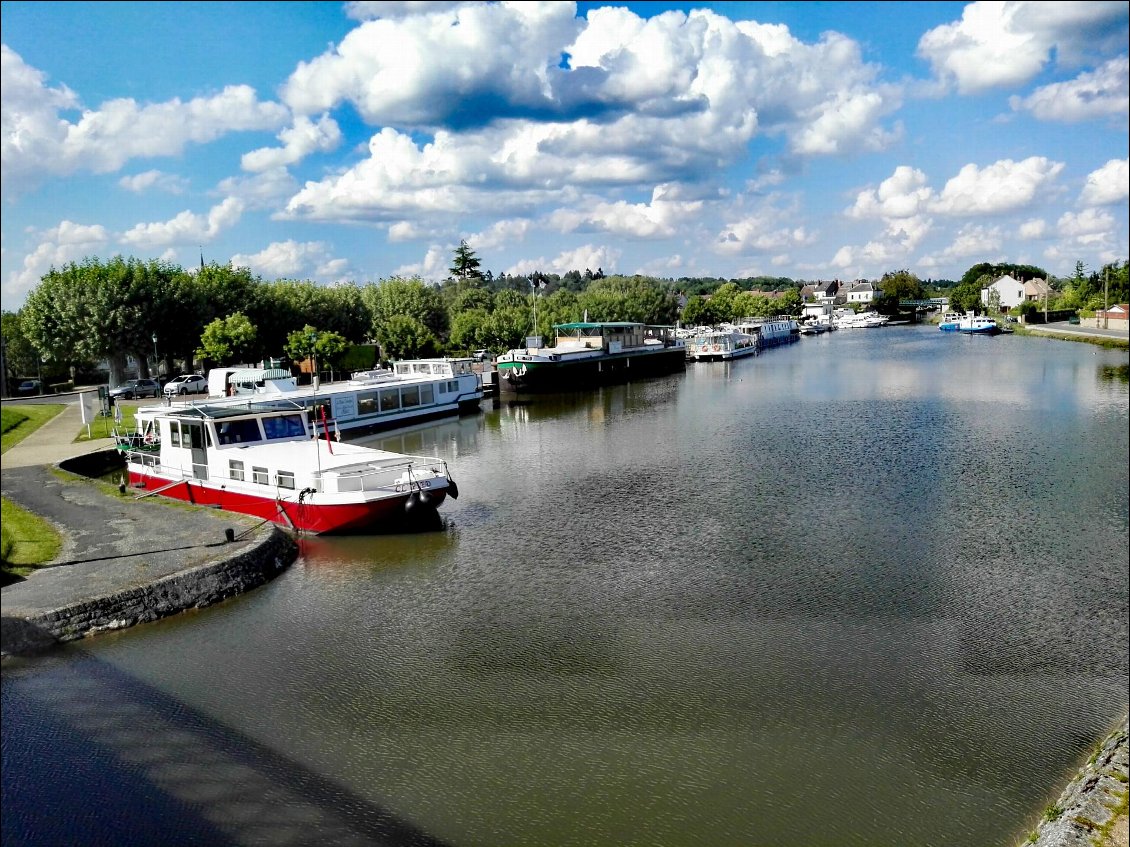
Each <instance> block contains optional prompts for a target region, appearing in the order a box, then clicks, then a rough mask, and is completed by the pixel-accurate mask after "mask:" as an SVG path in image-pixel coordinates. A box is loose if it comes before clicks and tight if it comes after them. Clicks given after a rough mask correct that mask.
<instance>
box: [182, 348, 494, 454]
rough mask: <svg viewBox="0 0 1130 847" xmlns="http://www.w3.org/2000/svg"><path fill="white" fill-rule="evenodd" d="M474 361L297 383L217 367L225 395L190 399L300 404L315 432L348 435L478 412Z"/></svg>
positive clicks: (280, 374) (409, 364) (266, 372)
mask: <svg viewBox="0 0 1130 847" xmlns="http://www.w3.org/2000/svg"><path fill="white" fill-rule="evenodd" d="M474 362H475V360H474V359H472V358H469V357H466V358H435V359H406V360H403V361H399V362H394V363H393V366H392V368H391V369H388V368H382V369H377V370H369V371H358V372H356V373H354V374H353V375H352V377H351V378H350V379H349V380H348V381H344V382H332V383H328V384H325V385H302V386H300V385H298V384H297V380H296V379H295V378H294V377H293V376H291V374H290V372H289V371H285V370H280V369H253V368H252V369H248V368H242V369H240V368H224V369H214V370H213V372H212V373H211V374H210V375H209V383H210V384H211V385H215V386H221V385H222V387H218V388H216V389H215V390H216V391H217V393H220V394H223V395H225V396H223V397H211V398H209V399H208V400H203V401H188V402H185V403H183V404H181V405H185V406H195V405H200V404H201V403H204V404H208V405H211V406H217V405H224V404H233V403H234V404H237V405H239V404H243V403H245V402H246V401H247V400H248V399H249V398H253V399H254V400H255V401H256V402H257V403H259V404H261V405H262V406H264V407H267V406H277V407H278V408H294V406H295V405H298V406H301V407H302V408H304V409H306V411H308V412H309V413H310V421H311V425H312V426H313V428H314V431H315V432H317V433H319V434H320V433H321V432H322V430H323V427H325V428H327V429H329V431H330V432H332V433H333V434H334V435H338V434H340V435H342V436H343V437H345V438H352V437H356V436H362V435H368V434H371V433H375V432H381V431H384V430H389V429H394V428H397V427H403V426H408V425H410V424H416V423H422V422H425V421H429V420H435V419H438V418H443V417H449V416H451V415H457V414H460V413H464V412H474V411H478V409H479V404H480V403H481V402H482V399H483V395H484V388H483V381H482V377H481V375H480V374H478V373H475V371H474V369H473V364H474Z"/></svg>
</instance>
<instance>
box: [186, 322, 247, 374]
mask: <svg viewBox="0 0 1130 847" xmlns="http://www.w3.org/2000/svg"><path fill="white" fill-rule="evenodd" d="M255 335H256V330H255V327H254V326H253V325H252V323H251V321H250V320H248V318H247V316H246V315H244V314H243V313H242V312H235V313H234V314H232V315H229V316H228V317H226V318H216V319H215V320H214V321H212V322H211V323H210V324H208V326H206V327H204V333H203V335H201V336H200V347H199V349H198V350H197V351H196V355H197V356H198V357H200V358H202V359H210V360H212V361H213V362H217V363H219V364H224V365H228V364H234V363H235V362H237V361H248V357H249V356H250V355H251V354H252V352H253V351H254V350H255Z"/></svg>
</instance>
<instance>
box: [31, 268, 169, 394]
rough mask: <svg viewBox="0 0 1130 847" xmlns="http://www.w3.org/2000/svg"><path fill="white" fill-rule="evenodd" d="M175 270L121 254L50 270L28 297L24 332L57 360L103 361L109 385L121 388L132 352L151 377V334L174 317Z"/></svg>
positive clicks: (41, 349)
mask: <svg viewBox="0 0 1130 847" xmlns="http://www.w3.org/2000/svg"><path fill="white" fill-rule="evenodd" d="M175 272H176V271H175V270H174V269H173V268H172V267H171V266H170V265H167V264H165V263H162V262H158V261H151V262H147V263H146V262H141V261H140V260H138V259H129V260H127V259H124V258H122V257H121V256H116V257H115V258H113V259H111V260H109V261H108V262H106V263H103V262H101V261H99V260H98V259H84V260H83V262H82V264H77V263H74V262H71V263H70V264H67V265H64V266H63V267H62V268H61V269H58V270H56V269H55V268H52V269H51V270H50V271H48V272H47V274H46V275H44V277H43V278H42V281H41V282H40V284H39V285H38V286H37V287H36V288H35V289H34V290H33V291H32V292H31V293H30V294H29V295H28V299H27V302H26V303H25V304H24V308H23V310H22V315H23V327H24V330H25V332H26V333H27V335H28V338H29V339H31V342H32V343H33V344H34V345H35V347H36V349H38V350H39V352H40V353H41V354H43V355H46V356H47V357H49V358H51V359H53V360H55V361H56V362H59V363H72V364H73V363H74V362H75V361H76V360H86V359H93V360H98V359H103V358H105V359H106V360H107V362H108V363H109V369H110V382H111V384H120V383H121V382H122V381H123V379H124V378H125V366H126V357H127V355H128V354H130V353H132V354H133V355H134V356H135V357H136V358H137V360H138V362H139V363H142V368H143V371H144V372H146V373H147V362H148V353H149V352H150V351H152V349H153V342H152V336H153V335H154V334H156V333H158V332H159V331H163V330H164V328H165V326H166V325H167V323H168V322H169V318H170V316H171V315H170V311H169V309H170V304H171V303H172V302H174V301H172V300H171V299H170V298H169V297H168V281H169V280H170V279H171V278H172V276H173V275H174V274H175Z"/></svg>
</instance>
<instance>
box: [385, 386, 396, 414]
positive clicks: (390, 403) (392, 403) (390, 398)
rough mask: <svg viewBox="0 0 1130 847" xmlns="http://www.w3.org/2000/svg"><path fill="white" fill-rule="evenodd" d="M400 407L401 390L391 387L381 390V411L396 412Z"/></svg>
mask: <svg viewBox="0 0 1130 847" xmlns="http://www.w3.org/2000/svg"><path fill="white" fill-rule="evenodd" d="M399 408H400V391H399V389H396V388H389V389H386V390H384V391H382V392H381V411H382V412H395V411H396V410H397V409H399Z"/></svg>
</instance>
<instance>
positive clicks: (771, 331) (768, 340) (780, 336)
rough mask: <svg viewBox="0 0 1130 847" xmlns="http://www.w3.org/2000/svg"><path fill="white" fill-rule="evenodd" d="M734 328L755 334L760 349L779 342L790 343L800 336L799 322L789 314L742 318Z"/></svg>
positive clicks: (774, 345) (748, 333)
mask: <svg viewBox="0 0 1130 847" xmlns="http://www.w3.org/2000/svg"><path fill="white" fill-rule="evenodd" d="M734 329H736V330H737V331H738V332H744V333H746V334H747V335H754V336H757V345H758V348H759V349H761V350H765V349H766V348H769V347H776V346H777V345H779V344H791V343H792V342H794V341H797V340H798V339H799V338H800V324H799V323H797V319H796V318H794V317H792V316H791V315H777V316H776V317H772V318H742V319H741V320H740V321H738V322H737V323H736V324H734Z"/></svg>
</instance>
